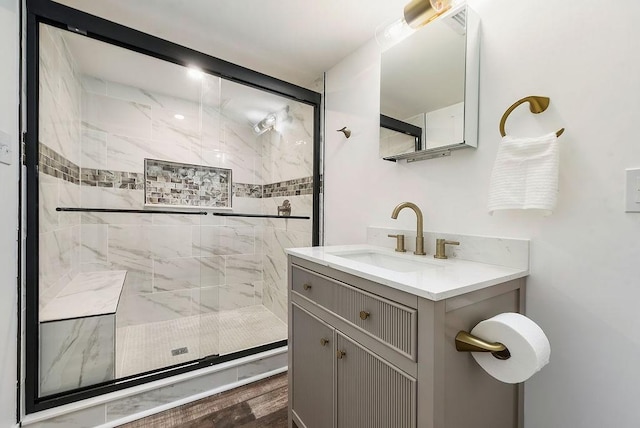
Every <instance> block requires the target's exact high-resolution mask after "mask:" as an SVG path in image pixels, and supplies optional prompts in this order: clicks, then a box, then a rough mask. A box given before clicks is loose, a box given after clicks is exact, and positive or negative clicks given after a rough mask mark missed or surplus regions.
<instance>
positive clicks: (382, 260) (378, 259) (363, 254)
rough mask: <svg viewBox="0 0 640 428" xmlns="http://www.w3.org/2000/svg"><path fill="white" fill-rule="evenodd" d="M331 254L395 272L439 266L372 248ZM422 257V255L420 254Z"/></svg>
mask: <svg viewBox="0 0 640 428" xmlns="http://www.w3.org/2000/svg"><path fill="white" fill-rule="evenodd" d="M332 255H334V256H337V257H342V258H344V259H348V260H352V261H354V262H358V263H364V264H368V265H371V266H374V267H378V268H383V269H388V270H392V271H396V272H419V271H422V270H426V269H433V268H436V267H438V266H439V264H438V263H435V262H428V261H427V260H416V259H415V258H410V257H413V256H411V255H409V254H407V255H395V254H387V253H383V252H376V251H372V250H364V251H360V252H348V253H346V252H345V253H333V254H332ZM420 257H422V256H420Z"/></svg>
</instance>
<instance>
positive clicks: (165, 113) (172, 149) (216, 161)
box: [81, 76, 313, 327]
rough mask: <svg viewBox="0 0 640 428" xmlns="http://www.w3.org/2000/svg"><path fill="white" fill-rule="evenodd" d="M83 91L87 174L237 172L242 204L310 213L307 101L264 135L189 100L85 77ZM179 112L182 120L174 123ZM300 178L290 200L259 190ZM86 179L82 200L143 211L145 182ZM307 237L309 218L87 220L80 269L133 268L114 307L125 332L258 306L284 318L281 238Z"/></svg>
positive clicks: (287, 242) (305, 241)
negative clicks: (107, 183) (190, 168)
mask: <svg viewBox="0 0 640 428" xmlns="http://www.w3.org/2000/svg"><path fill="white" fill-rule="evenodd" d="M211 79H213V78H211ZM209 86H211V87H217V86H216V85H215V84H211V82H210V83H209ZM83 88H84V92H83V110H82V112H83V117H82V132H83V140H82V160H81V167H82V168H83V171H84V169H85V168H95V169H106V170H111V171H113V170H115V171H128V173H130V174H131V173H134V174H136V173H140V172H142V171H143V169H144V162H143V161H144V158H155V159H168V160H172V161H178V162H185V163H195V164H202V165H206V166H216V167H223V168H231V169H232V170H233V181H234V186H233V191H234V199H233V208H234V211H236V212H250V213H260V212H264V213H271V214H275V213H277V205H281V204H282V202H283V201H284V199H289V200H290V201H291V203H292V206H293V214H294V215H311V213H312V209H311V205H312V196H311V195H310V194H309V193H310V192H309V188H310V187H309V180H308V177H309V176H310V175H312V155H313V154H312V146H313V140H312V136H311V135H312V124H311V123H312V118H313V115H312V112H313V110H312V109H311V108H310V107H307V106H301V107H297V108H296V107H293V108H291V109H290V113H291V115H290V117H291V119H290V120H289V121H288V122H286V124H285V126H283V127H282V129H281V130H280V132H275V131H270V132H268V133H266V134H263V135H262V136H260V137H256V136H255V134H253V131H252V129H251V127H250V126H248V125H247V124H245V123H242V124H238V123H236V122H234V121H232V120H230V119H228V118H226V117H225V116H224V114H220V113H219V112H218V107H216V106H215V105H206V106H202V108H201V109H200V106H198V105H197V104H195V103H192V102H189V101H185V100H180V99H177V98H173V97H168V96H164V95H162V94H157V93H150V92H148V91H143V90H141V89H137V88H133V87H128V86H124V85H121V84H118V83H113V82H108V81H103V80H99V79H95V78H91V77H86V76H85V77H84V79H83ZM214 104H215V103H214ZM304 108H307V109H308V110H307V111H305V110H304ZM175 112H180V113H181V114H183V115H184V116H185V119H184V120H183V121H179V122H177V121H175V120H174V119H173V114H174V113H175ZM274 145H275V146H274ZM271 164H274V165H275V166H276V167H273V166H271ZM301 178H302V179H303V180H302V181H301V183H298V184H292V183H289V184H291V186H292V188H291V190H292V193H293V194H292V195H290V196H287V197H275V196H274V195H276V194H277V193H273V189H271V193H269V195H268V196H269V197H268V198H263V197H262V196H263V192H264V190H265V188H268V186H267V185H263V184H264V183H274V182H277V181H288V180H294V179H295V180H298V179H301ZM82 184H83V186H81V192H82V203H83V205H84V206H92V207H99V208H100V207H104V208H107V207H109V208H142V207H143V203H144V196H143V191H142V190H140V189H138V188H135V189H134V188H131V186H129V188H128V189H126V188H123V189H120V188H115V187H113V188H111V187H97V186H85V185H84V184H85V183H82ZM295 186H299V187H300V189H295ZM272 187H273V186H272ZM269 189H270V188H269ZM269 189H268V191H269ZM274 189H275V187H274ZM296 191H299V195H298V196H296V195H295V193H296ZM271 196H274V197H271ZM310 244H311V221H309V220H284V219H283V220H280V219H272V220H263V219H252V218H247V219H243V218H233V219H232V218H224V217H214V216H205V217H199V216H179V215H145V214H110V215H109V214H84V215H83V216H82V253H81V262H82V269H83V270H100V269H126V270H127V271H128V272H129V273H128V276H127V282H126V284H125V291H124V293H123V296H122V298H121V302H120V307H119V310H118V325H119V326H120V327H123V326H128V325H136V324H143V323H148V322H155V321H164V320H169V319H175V318H181V317H185V316H193V315H199V314H203V313H208V312H212V311H218V310H226V309H235V308H239V307H244V306H251V305H256V304H264V305H265V306H267V307H268V308H269V309H270V310H272V311H273V312H274V313H276V314H277V315H278V316H279V317H280V318H281V319H283V320H285V321H286V255H285V253H284V247H283V245H284V246H287V247H288V246H292V245H295V246H302V245H310ZM267 246H268V248H269V255H267V254H266V250H265V248H266V247H267ZM267 265H268V266H267ZM265 284H268V285H267V286H266V290H268V293H267V294H265V293H264V290H265Z"/></svg>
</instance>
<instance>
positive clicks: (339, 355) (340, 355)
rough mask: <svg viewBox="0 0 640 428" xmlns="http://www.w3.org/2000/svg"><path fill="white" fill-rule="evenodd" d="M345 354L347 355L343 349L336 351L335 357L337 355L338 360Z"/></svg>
mask: <svg viewBox="0 0 640 428" xmlns="http://www.w3.org/2000/svg"><path fill="white" fill-rule="evenodd" d="M345 355H347V353H346V352H344V351H337V352H336V357H338V359H339V360H341V359H342V357H344V356H345Z"/></svg>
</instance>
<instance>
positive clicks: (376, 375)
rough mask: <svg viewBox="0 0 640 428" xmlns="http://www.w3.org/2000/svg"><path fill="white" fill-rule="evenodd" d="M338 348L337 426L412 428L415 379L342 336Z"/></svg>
mask: <svg viewBox="0 0 640 428" xmlns="http://www.w3.org/2000/svg"><path fill="white" fill-rule="evenodd" d="M337 345H338V351H337V352H338V353H339V354H336V355H340V356H341V358H340V359H338V360H337V376H336V379H337V388H336V394H337V403H338V405H337V412H338V415H337V416H338V417H337V420H338V424H337V426H338V427H345V428H346V427H380V428H382V427H394V428H411V427H415V426H416V425H415V421H416V410H415V397H416V381H415V379H413V378H412V377H410V376H407V375H406V374H405V373H403V372H402V371H400V370H398V369H397V368H395V367H394V366H392V365H391V364H389V363H387V362H386V361H385V360H383V359H381V358H380V357H378V356H376V355H375V354H374V353H372V352H371V351H369V350H368V349H366V348H365V347H363V346H361V345H359V344H358V343H357V342H355V341H354V340H351V339H350V338H349V337H347V336H345V335H343V334H341V333H338V343H337ZM294 378H295V376H294ZM307 426H308V425H307Z"/></svg>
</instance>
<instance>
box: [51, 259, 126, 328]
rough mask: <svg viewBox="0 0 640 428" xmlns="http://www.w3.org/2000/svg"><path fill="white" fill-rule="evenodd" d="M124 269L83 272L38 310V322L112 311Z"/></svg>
mask: <svg viewBox="0 0 640 428" xmlns="http://www.w3.org/2000/svg"><path fill="white" fill-rule="evenodd" d="M126 276H127V271H126V270H111V271H100V272H82V273H79V274H78V275H76V276H75V277H74V278H73V280H71V282H70V283H69V284H67V285H66V286H65V287H64V288H63V289H62V290H61V291H60V292H59V293H58V295H57V296H56V297H55V298H54V299H53V300H52V301H51V302H49V304H47V306H45V307H44V309H43V310H42V311H41V312H40V322H47V321H59V320H64V319H71V318H81V317H90V316H95V315H108V314H115V312H116V309H117V308H118V301H119V300H120V294H121V292H122V287H123V286H124V279H125V277H126Z"/></svg>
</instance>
